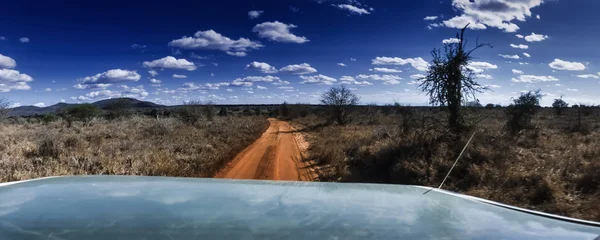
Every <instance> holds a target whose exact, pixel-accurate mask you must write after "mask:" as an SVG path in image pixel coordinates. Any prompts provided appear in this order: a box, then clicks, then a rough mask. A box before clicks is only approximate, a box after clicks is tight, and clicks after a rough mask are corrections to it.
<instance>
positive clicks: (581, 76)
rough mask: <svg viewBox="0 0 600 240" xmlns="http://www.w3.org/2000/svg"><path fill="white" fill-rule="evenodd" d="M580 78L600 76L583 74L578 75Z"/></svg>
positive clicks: (596, 77)
mask: <svg viewBox="0 0 600 240" xmlns="http://www.w3.org/2000/svg"><path fill="white" fill-rule="evenodd" d="M577 77H578V78H595V79H598V78H600V77H599V76H598V75H594V74H582V75H577Z"/></svg>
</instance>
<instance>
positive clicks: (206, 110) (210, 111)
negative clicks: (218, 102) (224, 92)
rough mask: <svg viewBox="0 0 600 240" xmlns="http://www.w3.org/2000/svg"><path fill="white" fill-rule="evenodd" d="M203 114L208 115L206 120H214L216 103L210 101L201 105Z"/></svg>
mask: <svg viewBox="0 0 600 240" xmlns="http://www.w3.org/2000/svg"><path fill="white" fill-rule="evenodd" d="M201 107H202V114H203V115H204V117H206V120H208V121H212V120H213V119H214V118H215V103H214V102H212V101H208V102H206V103H204V104H202V105H201Z"/></svg>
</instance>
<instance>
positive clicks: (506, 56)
mask: <svg viewBox="0 0 600 240" xmlns="http://www.w3.org/2000/svg"><path fill="white" fill-rule="evenodd" d="M498 56H500V57H503V58H510V59H521V58H520V57H519V55H504V54H498Z"/></svg>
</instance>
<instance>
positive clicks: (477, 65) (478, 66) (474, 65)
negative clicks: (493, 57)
mask: <svg viewBox="0 0 600 240" xmlns="http://www.w3.org/2000/svg"><path fill="white" fill-rule="evenodd" d="M497 68H498V65H494V64H491V63H489V62H471V63H469V65H468V66H467V69H469V70H471V71H473V72H474V73H482V72H483V71H485V70H488V69H497Z"/></svg>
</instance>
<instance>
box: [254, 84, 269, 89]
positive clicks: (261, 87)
mask: <svg viewBox="0 0 600 240" xmlns="http://www.w3.org/2000/svg"><path fill="white" fill-rule="evenodd" d="M256 89H259V90H265V89H268V88H267V87H263V86H260V85H257V86H256Z"/></svg>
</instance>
